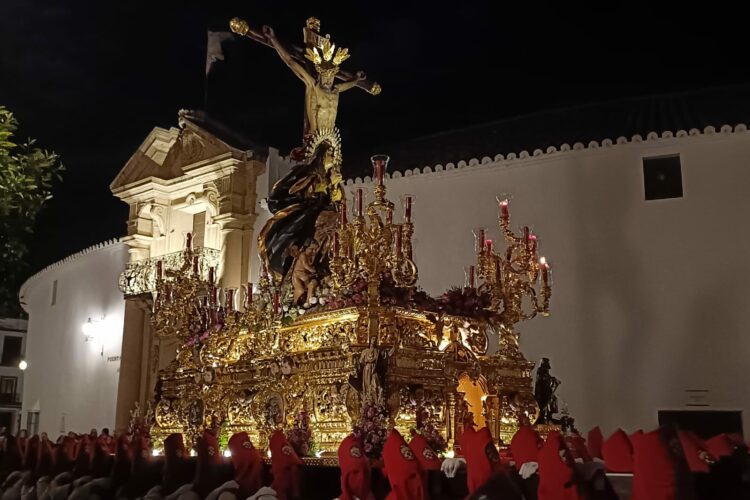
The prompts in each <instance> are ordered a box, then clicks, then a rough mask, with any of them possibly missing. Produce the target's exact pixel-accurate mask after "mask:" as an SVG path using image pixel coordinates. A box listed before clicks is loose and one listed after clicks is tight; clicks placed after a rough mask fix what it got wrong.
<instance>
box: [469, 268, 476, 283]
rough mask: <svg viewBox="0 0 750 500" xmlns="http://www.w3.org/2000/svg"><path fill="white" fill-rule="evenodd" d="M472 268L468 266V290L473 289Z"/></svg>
mask: <svg viewBox="0 0 750 500" xmlns="http://www.w3.org/2000/svg"><path fill="white" fill-rule="evenodd" d="M474 284H475V283H474V266H469V288H474Z"/></svg>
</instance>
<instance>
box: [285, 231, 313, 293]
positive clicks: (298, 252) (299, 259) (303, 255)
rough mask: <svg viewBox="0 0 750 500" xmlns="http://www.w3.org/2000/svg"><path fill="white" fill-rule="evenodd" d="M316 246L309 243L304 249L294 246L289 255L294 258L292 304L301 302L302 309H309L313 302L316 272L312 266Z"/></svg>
mask: <svg viewBox="0 0 750 500" xmlns="http://www.w3.org/2000/svg"><path fill="white" fill-rule="evenodd" d="M317 251H318V244H317V243H316V242H315V241H312V242H310V244H308V245H307V247H305V248H304V249H300V248H299V247H297V246H296V245H294V246H292V247H291V249H290V253H291V254H292V256H293V257H294V263H293V264H292V288H293V290H294V295H293V297H294V302H295V303H296V304H299V303H300V300H301V299H304V301H303V307H310V306H311V305H313V303H315V302H317V301H316V300H315V289H316V288H317V287H318V279H317V271H316V269H315V266H314V265H313V262H314V259H315V254H316V253H317Z"/></svg>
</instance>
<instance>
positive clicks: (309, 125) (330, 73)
mask: <svg viewBox="0 0 750 500" xmlns="http://www.w3.org/2000/svg"><path fill="white" fill-rule="evenodd" d="M263 34H264V35H265V37H266V39H267V40H268V41H269V42H270V43H271V45H272V46H273V48H274V49H276V52H277V53H278V54H279V57H281V59H282V60H283V61H284V62H285V63H286V65H287V66H289V68H290V69H291V70H292V72H293V73H294V74H295V75H297V77H299V79H300V80H302V82H304V84H305V134H314V133H316V132H320V131H323V130H331V129H333V128H334V127H335V125H336V112H337V110H338V106H339V94H340V93H341V92H344V91H347V90H349V89H351V88H353V87H355V86H357V84H358V83H359V82H360V81H362V80H364V79H365V73H364V72H363V71H358V72H357V74H356V75H355V77H354V78H353V79H351V80H348V81H344V82H341V83H334V81H335V78H336V73H338V71H339V64H341V63H342V62H343V61H344V60H346V59H347V58H348V57H349V54H348V51H347V49H344V48H340V47H339V48H336V47H335V46H334V45H333V43H331V41H330V39H329V38H327V37H326V38H321V40H322V43H321V46H319V47H314V48H312V49H309V48H308V49H307V52H306V53H305V57H306V58H307V59H309V60H310V61H312V62H313V64H314V65H315V70H316V73H317V75H315V74H311V73H310V72H309V71H308V70H307V68H305V67H304V66H303V65H302V64H300V63H299V62H297V61H296V60H295V58H294V57H292V55H291V54H290V53H289V52H288V51H287V50H286V49H285V48H284V46H283V45H282V44H281V43H280V42H279V40H278V39H277V38H276V34H275V33H274V31H273V28H271V27H270V26H263Z"/></svg>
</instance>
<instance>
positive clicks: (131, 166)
mask: <svg viewBox="0 0 750 500" xmlns="http://www.w3.org/2000/svg"><path fill="white" fill-rule="evenodd" d="M179 135H180V130H179V129H177V128H174V127H172V128H170V129H169V130H166V129H163V128H161V127H154V129H153V130H152V131H151V133H150V134H148V137H146V140H144V141H143V143H142V144H141V145H140V146H139V147H138V149H137V150H136V151H135V153H133V156H131V157H130V159H129V160H128V161H127V163H125V166H124V167H123V168H122V170H120V173H119V174H117V177H115V179H114V180H113V181H112V183H111V184H110V186H109V187H110V189H111V190H112V191H115V190H117V189H119V188H121V187H124V186H127V185H129V184H132V183H134V182H137V181H139V180H141V179H146V178H148V177H158V178H161V179H171V178H174V177H177V176H179V175H182V171H181V170H178V171H173V170H169V169H164V168H162V167H163V164H164V160H165V159H166V157H167V156H168V154H169V151H170V150H171V149H172V147H173V146H174V145H175V143H176V142H177V139H178V138H179Z"/></svg>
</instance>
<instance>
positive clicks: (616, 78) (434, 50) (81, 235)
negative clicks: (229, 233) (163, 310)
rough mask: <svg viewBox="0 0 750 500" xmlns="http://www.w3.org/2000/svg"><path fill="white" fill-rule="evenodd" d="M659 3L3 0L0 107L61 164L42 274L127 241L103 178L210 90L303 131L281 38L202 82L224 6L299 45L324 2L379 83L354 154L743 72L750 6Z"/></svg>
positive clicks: (250, 120) (40, 241) (349, 131)
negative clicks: (83, 253)
mask: <svg viewBox="0 0 750 500" xmlns="http://www.w3.org/2000/svg"><path fill="white" fill-rule="evenodd" d="M110 3H111V4H113V5H114V4H115V3H116V4H117V6H113V5H109V4H110ZM316 4H317V5H320V6H319V7H316V6H315V5H316ZM563 4H565V5H563ZM653 4H655V2H650V3H643V4H637V3H633V2H623V1H610V2H585V3H575V4H571V3H569V2H550V3H549V4H547V3H542V2H502V1H501V2H498V1H492V2H472V1H463V2H450V3H447V2H446V3H445V5H451V6H453V8H454V9H455V10H451V9H446V8H445V7H441V4H439V3H437V2H420V3H418V2H409V1H405V0H402V1H398V2H390V1H368V2H359V1H357V2H355V1H350V2H322V1H321V2H312V1H310V2H306V3H300V4H299V5H297V6H295V5H294V4H292V3H290V2H284V1H280V0H276V1H249V0H248V1H244V2H238V3H236V4H235V5H230V4H229V3H223V2H219V1H210V2H209V1H206V2H176V1H169V0H168V1H164V0H152V1H150V2H140V1H132V0H131V1H129V2H104V1H100V2H96V3H94V2H84V1H67V2H65V1H60V0H57V1H41V0H5V1H4V2H2V4H1V5H0V104H3V105H5V106H7V107H8V108H9V109H11V110H12V111H14V112H15V113H16V116H17V118H18V119H19V120H20V121H21V124H22V129H21V135H22V136H24V137H25V136H30V137H35V138H37V139H38V141H39V144H40V145H42V146H43V147H46V148H49V149H53V150H55V151H57V152H58V153H59V154H60V155H61V156H62V158H63V161H64V163H65V165H66V168H67V172H65V177H64V182H63V183H62V184H61V185H59V186H58V187H57V188H56V190H55V192H54V196H55V197H54V199H53V200H52V201H51V202H50V204H49V208H48V209H46V210H45V212H44V213H43V214H42V215H41V217H40V220H39V224H38V229H37V231H36V232H35V234H34V237H33V241H32V245H31V247H32V255H31V269H32V270H33V271H36V270H38V269H39V268H41V267H42V266H44V265H46V264H49V263H51V262H53V261H55V260H58V259H61V258H63V257H65V256H66V255H68V254H70V253H73V252H76V251H78V250H80V249H82V248H84V247H86V246H89V245H92V244H95V243H98V242H100V241H103V240H105V239H108V238H113V237H119V236H122V235H123V234H124V231H125V220H126V217H127V210H126V206H125V205H124V204H123V203H121V202H120V201H119V200H117V199H116V198H114V197H113V196H112V195H111V193H110V192H109V187H108V186H109V183H110V182H111V181H112V179H113V178H114V176H115V175H116V174H117V172H118V171H119V170H120V168H122V166H123V165H124V164H125V162H126V161H127V160H128V158H129V157H130V155H131V154H132V153H133V152H134V151H135V150H136V148H137V147H138V145H139V144H140V143H141V142H142V141H143V139H144V138H145V137H146V135H147V134H148V133H149V131H150V130H151V128H152V127H154V126H157V125H158V126H161V127H170V126H175V125H176V118H177V111H178V110H179V109H181V108H188V109H203V108H205V107H206V105H207V102H206V94H208V107H209V109H210V108H211V107H212V106H216V107H219V108H221V109H223V110H229V111H230V112H231V113H230V114H231V118H232V119H233V120H236V123H238V124H240V125H241V128H242V130H243V132H244V133H246V134H248V135H249V136H251V137H252V138H253V139H255V140H257V141H259V142H262V143H265V144H270V145H272V146H275V147H277V148H279V149H281V150H282V152H283V153H286V152H287V151H288V150H289V148H291V147H293V146H295V145H296V144H297V143H298V142H299V136H300V130H301V123H302V97H303V90H304V87H303V85H302V83H301V82H299V81H298V80H297V79H296V78H295V77H294V76H293V75H292V74H291V73H290V72H289V70H288V69H287V68H286V66H284V64H283V63H282V62H281V61H280V60H279V59H278V57H277V56H276V54H275V53H274V52H273V51H272V50H271V49H269V48H266V47H263V46H261V45H259V44H256V43H253V42H251V41H249V40H245V39H242V40H237V41H233V42H229V43H227V44H226V48H227V51H226V54H227V57H226V60H225V62H224V63H221V66H217V69H216V72H215V73H212V80H210V81H209V83H208V85H207V84H206V79H205V54H206V32H207V30H208V29H213V30H227V28H226V26H227V24H228V20H229V19H230V18H231V17H234V16H239V17H243V18H245V19H247V20H248V21H249V22H250V24H251V26H253V27H255V28H260V26H261V25H262V24H269V25H271V26H273V27H274V28H275V30H276V33H277V35H278V36H279V37H280V38H282V39H285V40H290V41H293V42H294V43H298V44H301V33H302V27H303V26H304V22H305V19H306V18H307V17H309V16H311V15H315V16H317V17H319V18H320V19H321V21H322V30H321V31H322V32H323V33H331V35H332V38H333V39H334V41H335V42H337V43H338V44H339V45H342V46H346V47H348V48H349V50H350V52H351V54H352V57H351V58H350V59H349V60H348V61H347V62H346V63H344V66H345V67H346V68H347V69H349V70H352V71H356V70H358V69H363V70H365V71H366V72H367V74H368V76H369V77H370V78H372V79H375V80H377V81H378V82H380V83H381V85H382V86H383V93H382V94H381V95H380V96H377V97H373V96H370V95H368V94H366V93H364V92H362V91H360V90H358V89H353V90H351V91H349V92H348V93H347V94H345V95H343V96H342V98H341V105H340V108H339V118H338V120H337V121H338V125H339V127H340V128H341V129H342V134H343V138H344V148H345V154H346V152H352V151H353V152H372V151H375V152H380V151H376V149H377V146H378V145H380V144H388V143H392V142H397V141H401V140H406V139H410V138H414V137H418V136H422V135H427V134H431V133H435V132H440V131H444V130H450V129H455V128H461V127H465V126H468V125H472V124H477V123H481V122H486V121H492V120H497V119H501V118H504V117H512V116H517V115H522V114H527V113H532V112H536V111H540V110H545V109H552V108H557V107H562V106H572V105H578V104H584V103H590V102H597V101H603V100H613V99H621V98H625V97H631V96H641V95H649V94H654V93H664V92H676V91H683V90H690V89H697V88H703V87H710V86H717V85H725V84H734V83H745V82H750V65H748V64H747V55H746V47H747V39H746V35H745V32H746V28H745V26H744V23H745V22H746V18H745V17H744V16H742V15H740V14H739V13H737V12H731V11H728V10H723V11H721V12H716V13H715V14H712V13H707V12H698V11H697V10H696V11H694V12H693V11H690V9H693V7H690V6H687V5H686V4H681V5H679V6H671V7H663V8H655V7H654V6H653ZM700 8H701V9H708V8H716V9H719V8H725V7H721V6H720V5H719V4H712V5H706V4H703V5H701V7H700ZM686 9H688V10H687V12H686V11H685V10H686ZM677 12H680V14H677ZM686 14H687V16H686ZM386 152H387V151H386ZM345 168H346V167H345Z"/></svg>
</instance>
